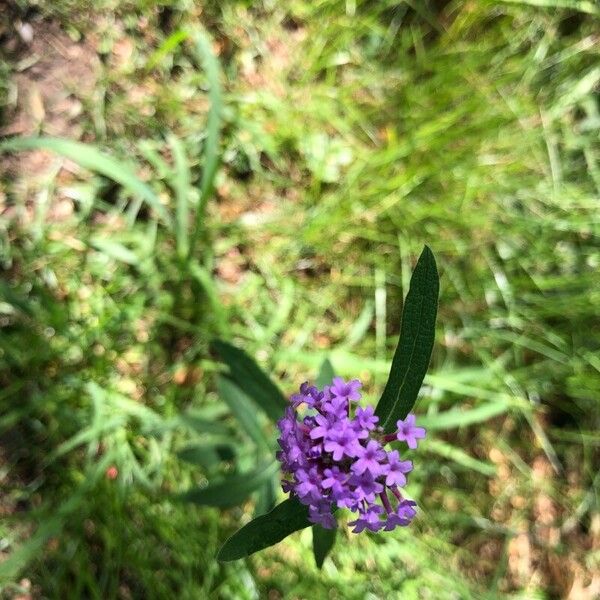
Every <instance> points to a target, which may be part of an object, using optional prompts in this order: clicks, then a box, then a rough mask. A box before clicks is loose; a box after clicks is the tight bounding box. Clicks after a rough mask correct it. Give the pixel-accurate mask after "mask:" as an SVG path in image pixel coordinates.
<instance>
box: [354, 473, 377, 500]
mask: <svg viewBox="0 0 600 600" xmlns="http://www.w3.org/2000/svg"><path fill="white" fill-rule="evenodd" d="M350 483H351V484H352V485H354V486H355V491H356V493H357V494H358V495H359V497H360V498H361V499H362V500H366V501H367V502H373V501H374V500H375V494H379V493H381V492H382V491H383V485H382V484H381V483H379V482H378V481H377V480H376V479H375V478H374V477H373V476H372V475H371V474H370V473H369V472H368V471H365V472H364V473H363V474H362V475H353V476H352V477H351V478H350Z"/></svg>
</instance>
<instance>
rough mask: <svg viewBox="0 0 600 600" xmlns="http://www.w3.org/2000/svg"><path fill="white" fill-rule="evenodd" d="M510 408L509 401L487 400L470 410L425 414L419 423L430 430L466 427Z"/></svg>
mask: <svg viewBox="0 0 600 600" xmlns="http://www.w3.org/2000/svg"><path fill="white" fill-rule="evenodd" d="M509 408H510V404H509V403H508V402H501V401H498V402H487V403H486V404H483V405H481V406H477V407H476V408H471V409H469V410H458V409H451V410H446V411H444V412H441V413H438V414H437V415H424V416H422V417H421V416H420V417H419V425H422V426H423V427H425V428H426V429H428V430H441V429H452V428H454V427H466V426H467V425H473V424H474V423H482V422H483V421H487V420H488V419H492V418H493V417H496V416H498V415H501V414H503V413H505V412H506V411H507V410H508V409H509Z"/></svg>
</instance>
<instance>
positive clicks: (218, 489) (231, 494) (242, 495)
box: [178, 462, 279, 508]
mask: <svg viewBox="0 0 600 600" xmlns="http://www.w3.org/2000/svg"><path fill="white" fill-rule="evenodd" d="M278 468H279V464H278V463H276V462H273V463H271V464H270V465H267V466H265V465H263V466H261V467H258V468H257V469H256V470H254V471H250V472H249V473H241V474H238V475H231V476H230V477H226V478H224V479H221V480H220V481H218V482H217V483H213V484H211V485H208V486H207V487H205V488H197V489H191V490H188V491H187V492H184V493H183V494H180V495H179V496H178V498H179V499H180V500H185V501H188V502H194V503H195V504H205V505H207V506H218V507H220V508H226V507H229V506H235V505H236V504H240V503H241V502H243V501H244V500H246V498H248V496H249V495H250V494H251V493H252V492H254V491H255V490H257V489H258V488H260V487H261V486H262V485H263V484H264V483H265V481H268V480H269V479H271V478H272V477H273V475H274V474H275V473H276V472H277V469H278Z"/></svg>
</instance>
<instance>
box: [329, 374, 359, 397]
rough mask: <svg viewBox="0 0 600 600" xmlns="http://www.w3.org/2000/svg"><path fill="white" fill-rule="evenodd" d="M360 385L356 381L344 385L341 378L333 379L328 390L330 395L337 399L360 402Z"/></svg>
mask: <svg viewBox="0 0 600 600" xmlns="http://www.w3.org/2000/svg"><path fill="white" fill-rule="evenodd" d="M361 387H362V383H361V382H360V381H358V379H353V380H352V381H349V382H348V383H346V382H345V381H344V380H343V379H342V378H341V377H334V378H333V382H332V384H331V386H330V388H329V391H330V393H331V394H332V395H334V396H337V397H338V398H346V399H347V400H360V397H361V396H360V392H359V391H358V390H360V388H361Z"/></svg>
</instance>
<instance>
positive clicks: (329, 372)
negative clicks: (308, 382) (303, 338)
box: [316, 358, 335, 388]
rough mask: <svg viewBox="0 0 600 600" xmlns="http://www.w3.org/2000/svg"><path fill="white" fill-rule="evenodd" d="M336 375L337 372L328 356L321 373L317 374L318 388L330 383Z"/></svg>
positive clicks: (320, 369) (320, 370)
mask: <svg viewBox="0 0 600 600" xmlns="http://www.w3.org/2000/svg"><path fill="white" fill-rule="evenodd" d="M334 377H335V372H334V370H333V365H332V364H331V361H330V360H329V359H328V358H326V359H325V360H324V361H323V362H322V363H321V367H320V368H319V374H318V375H317V382H316V385H317V387H318V388H322V387H323V386H325V385H329V384H330V383H331V381H332V379H333V378H334Z"/></svg>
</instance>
